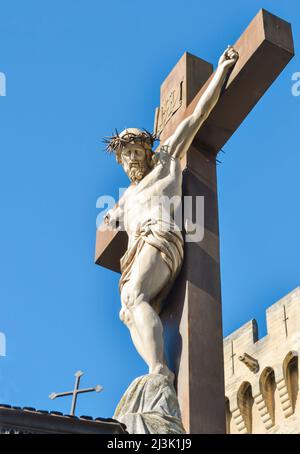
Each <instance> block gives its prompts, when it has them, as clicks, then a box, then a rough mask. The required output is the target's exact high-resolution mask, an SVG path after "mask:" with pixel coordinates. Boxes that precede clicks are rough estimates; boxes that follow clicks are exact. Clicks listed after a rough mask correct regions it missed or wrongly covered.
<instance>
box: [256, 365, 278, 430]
mask: <svg viewBox="0 0 300 454" xmlns="http://www.w3.org/2000/svg"><path fill="white" fill-rule="evenodd" d="M259 386H260V391H261V393H262V395H263V398H264V401H265V404H266V407H267V409H268V412H269V414H270V416H271V420H272V423H273V425H274V424H275V391H276V381H275V374H274V370H273V369H272V368H271V367H266V368H265V369H264V370H263V371H262V373H261V376H260V379H259Z"/></svg>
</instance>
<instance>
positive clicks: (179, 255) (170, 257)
mask: <svg viewBox="0 0 300 454" xmlns="http://www.w3.org/2000/svg"><path fill="white" fill-rule="evenodd" d="M145 244H150V245H151V246H153V247H155V248H156V249H157V250H158V251H159V252H160V254H161V257H162V258H163V260H164V262H165V263H166V264H167V266H168V268H169V270H170V278H169V280H168V284H167V285H166V286H165V287H164V288H163V289H162V290H161V291H160V292H159V294H158V295H156V296H155V298H154V299H153V300H152V301H150V304H151V306H152V307H153V308H154V309H155V310H156V311H157V313H160V311H161V307H162V302H163V301H164V299H165V298H166V296H167V294H168V293H169V291H170V289H171V287H172V285H173V283H174V280H175V279H176V277H177V275H178V273H179V271H180V268H181V265H182V262H183V245H184V241H183V238H182V234H181V232H180V230H178V229H177V230H175V229H174V222H172V221H162V220H160V221H153V220H151V219H150V220H148V221H146V222H145V223H144V224H142V225H141V226H140V228H139V230H138V231H137V232H136V234H135V238H134V240H133V242H132V244H131V245H130V247H129V248H128V250H127V251H126V253H125V254H124V255H123V257H122V258H121V261H120V264H121V273H122V275H121V278H120V281H119V290H120V293H121V291H122V288H123V286H124V285H125V284H126V282H128V281H129V280H130V277H131V271H132V267H133V265H134V263H135V260H136V258H137V257H138V256H139V253H140V252H141V250H142V249H143V247H144V245H145Z"/></svg>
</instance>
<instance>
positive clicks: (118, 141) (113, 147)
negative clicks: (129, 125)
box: [103, 129, 159, 154]
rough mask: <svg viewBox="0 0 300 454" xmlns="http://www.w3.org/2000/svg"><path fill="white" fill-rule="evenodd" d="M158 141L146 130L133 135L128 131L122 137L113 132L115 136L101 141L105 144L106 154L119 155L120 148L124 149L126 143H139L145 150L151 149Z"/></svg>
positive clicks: (156, 137)
mask: <svg viewBox="0 0 300 454" xmlns="http://www.w3.org/2000/svg"><path fill="white" fill-rule="evenodd" d="M157 140H159V138H158V136H157V135H156V134H153V133H151V132H149V131H147V130H146V129H143V130H141V131H139V132H138V133H134V132H131V131H128V132H126V133H124V134H122V136H120V134H119V133H118V131H117V130H115V134H113V135H112V136H110V137H106V138H105V139H103V142H104V143H105V144H106V147H105V150H106V151H107V152H108V153H117V154H118V153H120V152H121V150H122V148H123V147H125V146H126V145H127V144H128V143H139V144H141V145H143V146H146V147H147V148H152V147H153V145H154V142H156V141H157Z"/></svg>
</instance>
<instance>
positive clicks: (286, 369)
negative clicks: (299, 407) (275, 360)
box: [283, 352, 299, 411]
mask: <svg viewBox="0 0 300 454" xmlns="http://www.w3.org/2000/svg"><path fill="white" fill-rule="evenodd" d="M283 373H284V377H285V382H286V386H287V391H288V395H289V398H290V401H291V404H292V408H293V411H295V407H296V401H297V397H298V392H299V371H298V353H297V352H289V353H288V354H287V355H286V357H285V359H284V361H283Z"/></svg>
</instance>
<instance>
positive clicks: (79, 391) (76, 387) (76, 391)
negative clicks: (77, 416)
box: [49, 370, 103, 416]
mask: <svg viewBox="0 0 300 454" xmlns="http://www.w3.org/2000/svg"><path fill="white" fill-rule="evenodd" d="M83 374H84V373H83V372H82V371H81V370H79V371H77V372H76V374H75V377H76V378H75V385H74V390H73V391H66V392H64V393H52V394H50V396H49V398H50V399H52V400H53V399H56V398H57V397H65V396H73V398H72V405H71V412H70V415H71V416H74V413H75V407H76V402H77V396H78V394H82V393H90V392H93V391H95V392H96V393H99V392H100V391H102V390H103V387H102V386H100V385H97V386H95V387H94V388H84V389H79V383H80V378H81V377H82V375H83Z"/></svg>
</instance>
